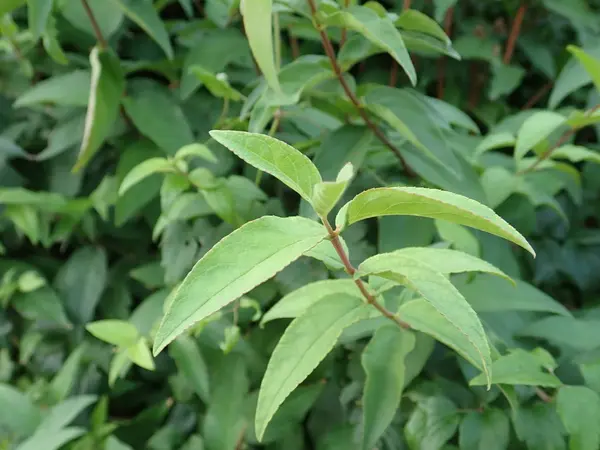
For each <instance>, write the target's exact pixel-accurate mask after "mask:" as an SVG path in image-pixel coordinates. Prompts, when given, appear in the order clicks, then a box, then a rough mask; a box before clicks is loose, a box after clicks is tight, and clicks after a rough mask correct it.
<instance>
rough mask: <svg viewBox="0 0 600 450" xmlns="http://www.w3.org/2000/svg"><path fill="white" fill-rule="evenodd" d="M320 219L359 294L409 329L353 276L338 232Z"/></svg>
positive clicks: (353, 273) (399, 324) (324, 218)
mask: <svg viewBox="0 0 600 450" xmlns="http://www.w3.org/2000/svg"><path fill="white" fill-rule="evenodd" d="M321 221H322V222H323V225H325V228H326V229H327V232H328V233H329V238H330V240H331V244H332V245H333V248H334V249H335V251H336V253H337V254H338V256H339V257H340V260H341V261H342V264H343V265H344V269H345V270H346V273H347V274H348V275H350V276H351V277H352V278H353V279H354V283H355V284H356V286H357V287H358V289H359V290H360V292H361V294H362V295H363V297H364V298H365V300H366V301H367V303H368V304H369V305H372V306H373V307H375V309H377V311H379V312H380V313H381V314H382V315H383V316H384V317H387V318H388V319H390V320H391V321H392V322H394V323H395V324H396V325H398V326H399V327H400V328H405V329H410V328H411V326H410V325H409V324H408V323H406V322H404V321H403V320H401V319H400V318H399V317H398V316H397V315H396V314H394V313H392V312H391V311H389V310H387V309H386V308H385V306H383V305H382V304H380V303H379V302H378V301H377V299H376V298H375V296H374V295H372V294H370V293H369V291H368V290H367V287H366V286H365V284H364V283H363V281H362V280H361V279H360V278H354V275H355V274H356V269H355V268H354V266H353V265H352V263H351V262H350V259H349V258H348V254H347V253H346V251H345V250H344V247H343V245H342V243H341V241H340V238H339V233H338V232H337V231H334V229H333V228H332V227H331V224H330V223H329V221H328V220H327V218H326V217H321Z"/></svg>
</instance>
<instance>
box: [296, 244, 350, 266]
mask: <svg viewBox="0 0 600 450" xmlns="http://www.w3.org/2000/svg"><path fill="white" fill-rule="evenodd" d="M339 239H340V242H341V244H342V247H343V248H344V250H345V251H346V253H348V245H347V244H346V241H345V240H344V238H342V237H341V236H339ZM304 256H308V257H309V258H314V259H318V260H319V261H323V262H324V263H325V265H326V266H327V267H329V268H330V269H331V270H344V264H343V263H342V260H341V259H340V256H339V255H338V254H337V252H336V251H335V248H334V247H333V245H331V241H330V240H325V241H322V242H320V243H319V244H317V245H316V246H315V247H313V248H312V249H310V250H309V251H308V252H306V253H305V254H304Z"/></svg>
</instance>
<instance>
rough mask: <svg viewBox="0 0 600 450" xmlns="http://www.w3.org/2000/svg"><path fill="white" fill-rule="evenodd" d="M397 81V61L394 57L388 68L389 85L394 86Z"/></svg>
mask: <svg viewBox="0 0 600 450" xmlns="http://www.w3.org/2000/svg"><path fill="white" fill-rule="evenodd" d="M397 83H398V63H397V62H396V60H395V59H393V60H392V67H391V68H390V86H391V87H395V86H396V84H397Z"/></svg>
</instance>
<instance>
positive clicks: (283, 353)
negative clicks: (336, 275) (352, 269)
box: [255, 294, 371, 439]
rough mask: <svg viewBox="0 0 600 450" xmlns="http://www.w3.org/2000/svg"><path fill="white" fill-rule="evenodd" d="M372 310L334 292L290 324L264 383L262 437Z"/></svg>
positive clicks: (260, 417)
mask: <svg viewBox="0 0 600 450" xmlns="http://www.w3.org/2000/svg"><path fill="white" fill-rule="evenodd" d="M370 310H371V308H370V307H369V305H367V304H366V303H364V302H363V301H362V300H359V299H358V298H355V297H348V296H345V295H343V296H341V297H340V296H339V295H336V294H334V295H331V296H329V297H327V298H325V299H323V300H321V301H320V302H318V303H317V304H315V305H314V306H313V307H312V308H310V309H308V310H307V311H306V313H305V314H303V315H302V316H300V317H298V318H297V319H295V320H294V321H293V322H292V323H291V324H290V326H289V327H288V328H287V329H286V331H285V332H284V333H283V336H282V337H281V340H280V341H279V343H278V344H277V347H275V350H274V351H273V354H272V356H271V359H270V361H269V365H268V366H267V371H266V372H265V376H264V378H263V380H262V383H261V387H260V393H259V395H258V406H257V410H256V422H255V427H256V435H257V437H258V438H259V439H261V438H262V436H263V434H264V432H265V430H266V428H267V425H268V424H269V422H270V421H271V419H272V418H273V415H274V414H275V413H276V412H277V410H278V409H279V406H281V404H282V403H283V401H284V400H285V399H286V398H287V396H288V395H289V394H290V392H292V391H293V390H294V389H295V388H296V387H297V386H298V385H299V384H300V383H301V382H302V381H304V379H305V378H306V377H307V376H308V375H310V373H311V372H312V371H313V370H314V369H315V368H316V367H317V366H318V365H319V363H320V362H321V361H322V360H323V358H325V356H327V354H328V353H329V352H330V351H331V349H333V347H334V346H335V344H336V342H337V340H338V338H339V336H340V334H342V331H344V329H345V328H347V327H348V326H350V325H352V324H353V323H355V322H357V321H358V320H360V319H366V318H367V317H368V316H369V313H370Z"/></svg>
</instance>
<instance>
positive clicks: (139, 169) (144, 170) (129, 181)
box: [119, 158, 175, 195]
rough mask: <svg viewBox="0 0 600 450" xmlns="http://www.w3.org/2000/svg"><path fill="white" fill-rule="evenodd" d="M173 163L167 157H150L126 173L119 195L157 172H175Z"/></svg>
mask: <svg viewBox="0 0 600 450" xmlns="http://www.w3.org/2000/svg"><path fill="white" fill-rule="evenodd" d="M174 170H175V168H174V167H173V164H172V163H171V162H170V161H168V160H167V159H165V158H150V159H147V160H146V161H144V162H142V163H140V164H138V165H137V166H135V167H134V168H133V169H131V171H130V172H129V173H128V174H127V175H125V178H123V181H122V182H121V186H119V195H123V194H125V192H127V191H128V190H129V189H130V188H132V187H133V186H135V185H136V184H138V183H139V182H141V181H142V180H144V179H145V178H148V177H149V176H150V175H154V174H155V173H166V172H173V171H174Z"/></svg>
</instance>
